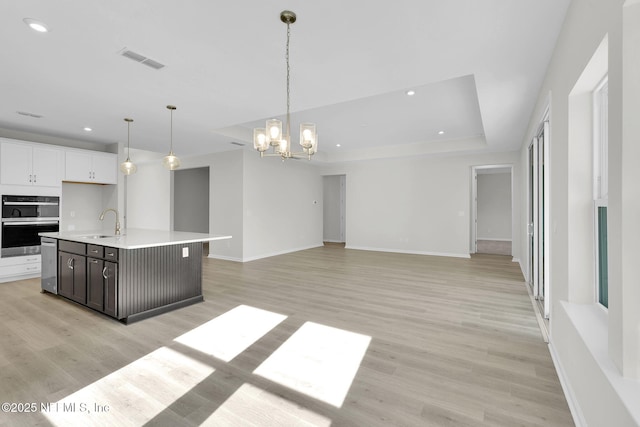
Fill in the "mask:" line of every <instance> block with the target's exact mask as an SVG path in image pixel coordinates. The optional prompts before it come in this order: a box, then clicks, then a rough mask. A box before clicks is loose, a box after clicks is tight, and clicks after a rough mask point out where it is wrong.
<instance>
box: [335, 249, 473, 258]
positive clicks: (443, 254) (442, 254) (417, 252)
mask: <svg viewBox="0 0 640 427" xmlns="http://www.w3.org/2000/svg"><path fill="white" fill-rule="evenodd" d="M345 249H355V250H359V251H374V252H391V253H397V254H412V255H431V256H446V257H454V258H471V255H469V254H457V253H450V252H426V251H408V250H402V249H389V248H370V247H367V246H346V247H345Z"/></svg>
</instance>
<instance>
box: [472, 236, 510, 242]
mask: <svg viewBox="0 0 640 427" xmlns="http://www.w3.org/2000/svg"><path fill="white" fill-rule="evenodd" d="M476 240H491V241H493V242H511V241H512V239H497V238H495V237H476Z"/></svg>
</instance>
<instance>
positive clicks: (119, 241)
mask: <svg viewBox="0 0 640 427" xmlns="http://www.w3.org/2000/svg"><path fill="white" fill-rule="evenodd" d="M39 235H40V236H42V237H51V238H54V239H62V240H71V241H74V242H81V243H89V244H93V245H100V246H110V247H112V248H121V249H140V248H150V247H154V246H169V245H179V244H182V243H194V242H208V241H213V240H225V239H230V238H231V236H222V235H217V234H205V233H188V232H184V231H167V230H144V229H140V228H128V229H126V230H122V231H121V234H120V235H119V236H116V235H114V234H113V232H111V233H109V232H105V231H104V230H102V231H60V232H58V233H40V234H39Z"/></svg>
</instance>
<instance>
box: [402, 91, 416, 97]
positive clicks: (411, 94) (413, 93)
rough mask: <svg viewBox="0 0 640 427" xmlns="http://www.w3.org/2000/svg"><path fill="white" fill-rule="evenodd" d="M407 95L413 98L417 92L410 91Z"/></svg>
mask: <svg viewBox="0 0 640 427" xmlns="http://www.w3.org/2000/svg"><path fill="white" fill-rule="evenodd" d="M405 93H406V94H407V96H413V95H415V94H416V91H415V90H408V91H406V92H405Z"/></svg>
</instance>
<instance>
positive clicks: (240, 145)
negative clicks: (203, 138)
mask: <svg viewBox="0 0 640 427" xmlns="http://www.w3.org/2000/svg"><path fill="white" fill-rule="evenodd" d="M229 144H231V145H237V146H239V147H244V146H245V144H243V143H242V142H237V141H231V142H230V143H229Z"/></svg>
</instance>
